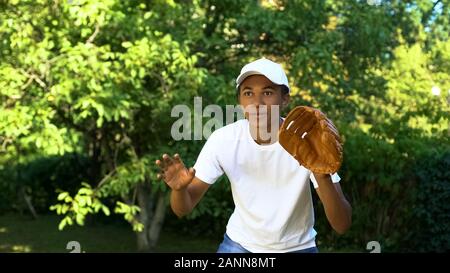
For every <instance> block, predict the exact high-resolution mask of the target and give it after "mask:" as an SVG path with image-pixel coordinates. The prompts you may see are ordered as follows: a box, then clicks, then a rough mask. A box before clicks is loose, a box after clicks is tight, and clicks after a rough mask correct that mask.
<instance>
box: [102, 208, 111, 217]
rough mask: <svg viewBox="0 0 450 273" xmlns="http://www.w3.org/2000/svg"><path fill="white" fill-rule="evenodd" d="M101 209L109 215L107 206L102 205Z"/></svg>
mask: <svg viewBox="0 0 450 273" xmlns="http://www.w3.org/2000/svg"><path fill="white" fill-rule="evenodd" d="M102 211H103V213H104V214H105V215H106V216H109V215H110V211H109V208H108V207H107V206H102Z"/></svg>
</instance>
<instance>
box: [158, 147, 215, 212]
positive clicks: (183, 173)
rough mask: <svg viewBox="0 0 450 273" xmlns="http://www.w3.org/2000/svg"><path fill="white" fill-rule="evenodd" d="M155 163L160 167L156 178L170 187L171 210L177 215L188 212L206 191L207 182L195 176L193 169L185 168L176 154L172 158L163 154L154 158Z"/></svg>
mask: <svg viewBox="0 0 450 273" xmlns="http://www.w3.org/2000/svg"><path fill="white" fill-rule="evenodd" d="M156 165H158V166H159V167H160V169H161V173H160V174H158V178H160V179H163V180H164V182H166V184H167V185H168V186H169V187H170V188H171V189H172V192H171V194H170V205H171V207H172V210H173V212H174V213H175V214H176V215H177V216H178V217H182V216H184V215H186V214H189V213H190V212H191V211H192V210H193V209H194V207H195V206H196V205H197V203H198V202H199V201H200V199H201V198H202V197H203V195H204V194H205V193H206V191H207V190H208V188H209V184H208V183H205V182H203V181H201V180H200V179H198V178H197V177H195V170H194V169H193V168H190V169H187V168H186V167H185V166H184V163H183V161H182V160H181V158H180V156H179V155H178V154H175V156H174V157H173V158H171V157H170V156H168V155H167V154H164V155H163V157H162V160H156Z"/></svg>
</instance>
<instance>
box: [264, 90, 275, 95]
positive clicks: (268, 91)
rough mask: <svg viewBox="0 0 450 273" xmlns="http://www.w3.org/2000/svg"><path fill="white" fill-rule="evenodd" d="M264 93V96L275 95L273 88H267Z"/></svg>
mask: <svg viewBox="0 0 450 273" xmlns="http://www.w3.org/2000/svg"><path fill="white" fill-rule="evenodd" d="M263 94H264V96H272V95H273V91H272V90H265V91H264V93H263Z"/></svg>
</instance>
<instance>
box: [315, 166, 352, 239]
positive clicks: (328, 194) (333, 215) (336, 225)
mask: <svg viewBox="0 0 450 273" xmlns="http://www.w3.org/2000/svg"><path fill="white" fill-rule="evenodd" d="M314 177H315V178H316V180H317V184H318V185H319V191H320V199H321V201H322V203H323V206H324V209H325V214H326V216H327V219H328V221H329V222H330V224H331V226H332V227H333V229H334V230H336V232H338V233H339V234H343V233H344V232H345V231H347V229H348V228H349V227H350V225H351V219H352V216H351V214H352V208H351V206H350V204H349V203H348V201H347V200H346V199H345V198H344V197H341V196H340V195H339V193H338V192H337V190H336V188H335V186H334V184H333V182H332V181H331V177H330V175H320V174H319V175H317V174H314Z"/></svg>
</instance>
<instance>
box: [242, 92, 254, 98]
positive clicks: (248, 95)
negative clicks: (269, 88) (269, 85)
mask: <svg viewBox="0 0 450 273" xmlns="http://www.w3.org/2000/svg"><path fill="white" fill-rule="evenodd" d="M252 94H253V93H252V92H251V91H244V93H242V95H243V96H244V97H250V96H251V95H252Z"/></svg>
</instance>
